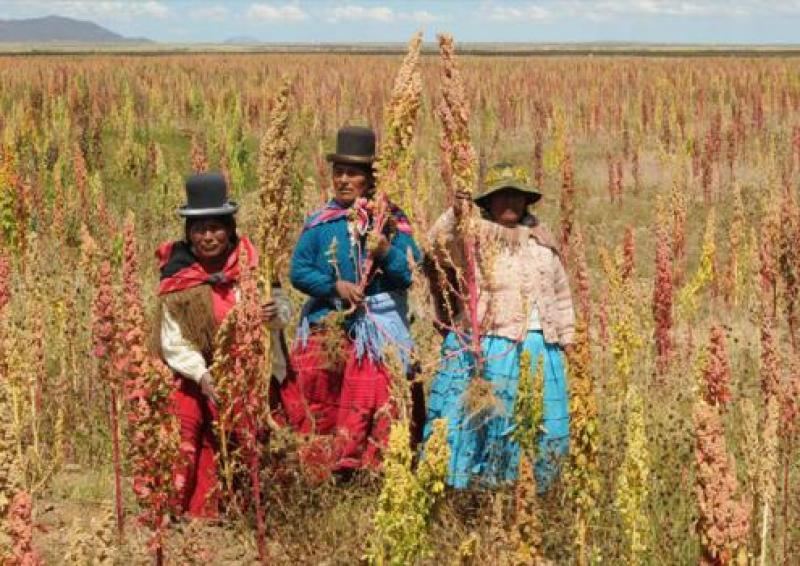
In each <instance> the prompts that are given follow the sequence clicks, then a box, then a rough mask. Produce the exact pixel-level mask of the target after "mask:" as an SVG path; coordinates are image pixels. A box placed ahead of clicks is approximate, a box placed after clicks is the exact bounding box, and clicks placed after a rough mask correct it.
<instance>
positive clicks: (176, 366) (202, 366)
mask: <svg viewBox="0 0 800 566" xmlns="http://www.w3.org/2000/svg"><path fill="white" fill-rule="evenodd" d="M161 354H162V355H163V356H164V361H165V362H166V363H167V365H168V366H169V367H170V368H171V369H172V370H173V371H176V372H178V373H179V374H181V375H182V376H184V377H188V378H189V379H193V380H194V381H197V382H199V381H200V378H202V377H203V374H204V373H206V372H207V371H208V366H207V365H206V360H205V359H204V358H203V354H201V353H200V352H199V351H198V350H197V348H195V347H194V346H193V345H192V344H191V343H190V342H188V341H187V340H186V339H184V337H183V334H182V333H181V327H180V326H178V323H177V322H176V321H175V319H174V318H172V316H171V315H170V314H169V311H168V310H167V309H166V308H165V309H164V318H163V319H162V321H161Z"/></svg>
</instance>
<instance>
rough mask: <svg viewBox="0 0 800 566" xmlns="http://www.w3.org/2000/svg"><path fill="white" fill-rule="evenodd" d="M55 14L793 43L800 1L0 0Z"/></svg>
mask: <svg viewBox="0 0 800 566" xmlns="http://www.w3.org/2000/svg"><path fill="white" fill-rule="evenodd" d="M46 15H61V16H68V17H73V18H78V19H85V20H91V21H94V22H96V23H98V24H100V25H102V26H104V27H107V28H108V29H110V30H111V31H114V32H117V33H120V34H122V35H125V36H129V37H147V38H149V39H153V40H156V41H162V42H169V43H203V42H211V43H215V42H222V41H225V40H226V39H229V38H231V37H236V36H248V37H252V38H254V39H257V40H259V41H264V42H276V43H285V42H299V43H315V42H323V43H326V42H333V43H363V42H403V41H406V40H407V39H408V38H409V37H410V36H411V35H412V34H413V33H414V32H415V31H417V30H423V31H424V32H425V37H426V40H427V41H433V40H434V38H435V34H436V33H437V32H440V31H447V32H450V33H452V34H453V35H454V36H455V38H456V40H457V41H460V42H532V43H547V42H556V43H562V42H591V41H622V42H652V43H728V44H752V43H757V44H781V43H794V44H799V43H800V0H772V1H761V0H675V1H673V0H410V1H405V2H400V1H394V0H373V1H365V0H354V1H352V2H351V1H348V0H343V1H332V0H264V1H245V0H228V1H213V0H212V1H208V0H128V1H125V0H0V19H17V18H31V17H40V16H46Z"/></svg>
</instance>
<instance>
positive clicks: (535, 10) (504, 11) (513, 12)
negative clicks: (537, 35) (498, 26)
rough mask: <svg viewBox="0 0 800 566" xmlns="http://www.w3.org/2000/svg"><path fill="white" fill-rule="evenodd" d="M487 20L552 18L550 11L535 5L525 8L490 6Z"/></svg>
mask: <svg viewBox="0 0 800 566" xmlns="http://www.w3.org/2000/svg"><path fill="white" fill-rule="evenodd" d="M488 15H489V19H490V20H494V21H496V22H509V21H515V22H519V21H541V20H546V19H548V18H550V17H552V15H553V13H552V12H551V11H550V10H547V9H545V8H542V7H541V6H537V5H533V4H531V5H527V6H492V7H491V10H490V11H489V14H488Z"/></svg>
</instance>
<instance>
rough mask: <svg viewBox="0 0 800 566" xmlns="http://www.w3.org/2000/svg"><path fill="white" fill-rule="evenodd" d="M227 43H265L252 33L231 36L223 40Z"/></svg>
mask: <svg viewBox="0 0 800 566" xmlns="http://www.w3.org/2000/svg"><path fill="white" fill-rule="evenodd" d="M223 43H224V44H225V45H257V44H259V43H263V41H261V40H260V39H256V38H255V37H253V36H252V35H237V36H235V37H229V38H228V39H226V40H225V41H224V42H223Z"/></svg>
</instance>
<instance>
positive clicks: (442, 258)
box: [428, 208, 575, 346]
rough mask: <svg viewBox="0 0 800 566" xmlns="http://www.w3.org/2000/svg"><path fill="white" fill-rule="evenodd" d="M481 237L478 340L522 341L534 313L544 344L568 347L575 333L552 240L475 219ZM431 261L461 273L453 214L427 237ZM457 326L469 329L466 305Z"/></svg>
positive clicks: (535, 230) (538, 229) (542, 232)
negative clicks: (480, 336)
mask: <svg viewBox="0 0 800 566" xmlns="http://www.w3.org/2000/svg"><path fill="white" fill-rule="evenodd" d="M475 229H476V232H477V233H478V234H479V244H478V247H479V251H478V277H477V279H478V292H479V295H478V318H479V321H480V324H481V334H483V335H493V336H502V337H505V338H509V339H511V340H521V339H523V338H524V337H525V334H526V333H527V331H528V330H529V329H530V328H531V325H530V314H531V311H532V309H533V308H534V307H536V309H537V311H538V319H539V325H540V326H541V330H542V332H543V334H544V339H545V341H546V342H548V343H551V344H556V343H557V344H560V345H561V346H566V345H567V344H571V343H572V341H573V337H574V333H575V313H574V310H573V306H572V296H571V295H570V290H569V280H568V278H567V274H566V272H565V271H564V266H563V265H562V264H561V260H560V258H559V256H558V253H557V252H556V251H555V249H554V248H555V246H554V244H553V239H552V237H551V236H550V234H549V232H548V231H547V229H546V228H545V227H544V226H541V225H535V226H524V225H520V226H517V227H516V228H504V227H502V226H500V225H499V224H497V223H495V222H491V221H490V220H486V219H483V218H476V219H475ZM428 238H429V241H430V247H431V250H432V255H433V257H434V258H435V259H436V260H437V261H439V262H440V265H442V266H444V267H452V268H455V269H456V270H457V271H459V272H461V273H465V271H464V267H465V262H464V257H463V253H462V248H461V246H460V245H459V244H458V243H457V242H456V240H455V216H454V214H453V209H452V208H450V209H448V210H447V211H446V212H445V213H444V214H442V215H441V216H440V217H439V219H438V220H437V221H436V223H435V224H434V225H433V227H432V228H431V230H430V232H429V233H428ZM458 309H459V312H458V313H457V316H456V320H455V323H456V324H457V325H458V326H459V328H460V329H461V330H463V331H467V330H468V329H469V321H468V318H467V316H466V308H465V306H464V305H462V304H459V305H458Z"/></svg>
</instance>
